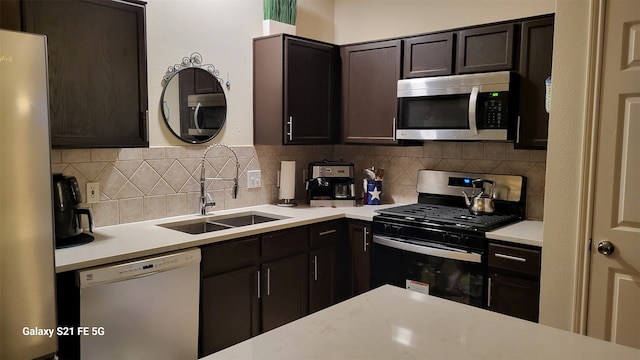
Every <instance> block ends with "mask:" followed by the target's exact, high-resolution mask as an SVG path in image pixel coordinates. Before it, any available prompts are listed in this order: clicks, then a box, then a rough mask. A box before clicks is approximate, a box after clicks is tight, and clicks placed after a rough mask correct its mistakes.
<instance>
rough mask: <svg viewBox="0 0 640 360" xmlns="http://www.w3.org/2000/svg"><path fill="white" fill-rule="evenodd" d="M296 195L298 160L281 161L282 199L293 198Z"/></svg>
mask: <svg viewBox="0 0 640 360" xmlns="http://www.w3.org/2000/svg"><path fill="white" fill-rule="evenodd" d="M295 197H296V162H295V161H281V162H280V196H279V197H278V198H279V199H282V200H293V199H294V198H295Z"/></svg>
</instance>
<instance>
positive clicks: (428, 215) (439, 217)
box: [379, 203, 518, 228]
mask: <svg viewBox="0 0 640 360" xmlns="http://www.w3.org/2000/svg"><path fill="white" fill-rule="evenodd" d="M379 212H380V213H381V214H385V215H390V216H394V217H400V218H404V219H406V220H415V221H418V222H419V221H435V222H442V223H445V224H455V225H457V226H461V227H465V226H469V227H479V228H489V227H495V226H499V225H501V224H503V223H505V224H506V223H509V222H513V221H514V220H516V219H517V218H518V216H517V215H514V214H491V215H474V214H471V213H470V212H469V210H468V209H466V208H459V207H452V206H444V205H431V204H420V203H417V204H411V205H401V206H397V207H393V208H388V209H384V210H380V211H379Z"/></svg>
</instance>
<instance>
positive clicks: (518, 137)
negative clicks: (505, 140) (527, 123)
mask: <svg viewBox="0 0 640 360" xmlns="http://www.w3.org/2000/svg"><path fill="white" fill-rule="evenodd" d="M519 143H520V115H518V125H517V126H516V144H519Z"/></svg>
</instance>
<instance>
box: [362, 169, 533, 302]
mask: <svg viewBox="0 0 640 360" xmlns="http://www.w3.org/2000/svg"><path fill="white" fill-rule="evenodd" d="M480 180H482V181H480ZM485 184H491V188H486V187H485V188H482V186H484V185H485ZM463 191H464V192H465V193H467V195H468V196H467V199H466V200H465V195H464V194H463ZM417 193H418V196H417V203H415V204H410V205H401V206H397V207H391V208H387V209H383V210H379V211H377V212H378V213H379V214H380V215H376V216H374V218H373V246H372V248H373V250H372V257H373V258H372V285H373V286H374V287H377V286H380V285H383V284H392V285H396V286H400V287H407V288H412V289H416V290H418V291H422V292H428V293H429V294H431V295H434V296H439V297H443V298H447V299H450V300H453V301H457V302H461V303H465V304H469V305H473V306H477V307H486V306H487V296H488V294H487V288H488V287H487V240H486V236H485V233H486V232H487V231H491V230H494V229H496V228H498V227H502V226H505V225H508V224H512V223H515V222H518V221H520V220H522V219H523V218H524V212H525V205H526V204H525V195H526V178H525V177H523V176H513V175H493V174H476V173H462V172H445V171H435V170H420V171H419V173H418V184H417ZM474 200H482V201H483V202H491V206H490V207H484V208H481V210H480V211H478V208H477V207H474V206H473V201H474ZM467 203H469V205H467ZM472 210H473V211H472Z"/></svg>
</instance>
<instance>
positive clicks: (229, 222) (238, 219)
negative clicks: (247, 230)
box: [158, 211, 288, 235]
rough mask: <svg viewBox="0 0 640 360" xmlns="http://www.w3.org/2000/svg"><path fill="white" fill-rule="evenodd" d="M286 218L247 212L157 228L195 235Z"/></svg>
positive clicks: (163, 225) (285, 217)
mask: <svg viewBox="0 0 640 360" xmlns="http://www.w3.org/2000/svg"><path fill="white" fill-rule="evenodd" d="M287 218H288V217H287V216H280V215H273V214H265V213H261V212H257V211H249V212H243V213H238V214H228V215H214V216H207V217H202V218H198V219H193V220H185V221H179V222H173V223H167V224H160V225H158V226H162V227H165V228H167V229H172V230H176V231H181V232H184V233H188V234H194V235H196V234H203V233H208V232H212V231H218V230H226V229H232V228H237V227H241V226H247V225H255V224H261V223H265V222H269V221H275V220H282V219H287Z"/></svg>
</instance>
